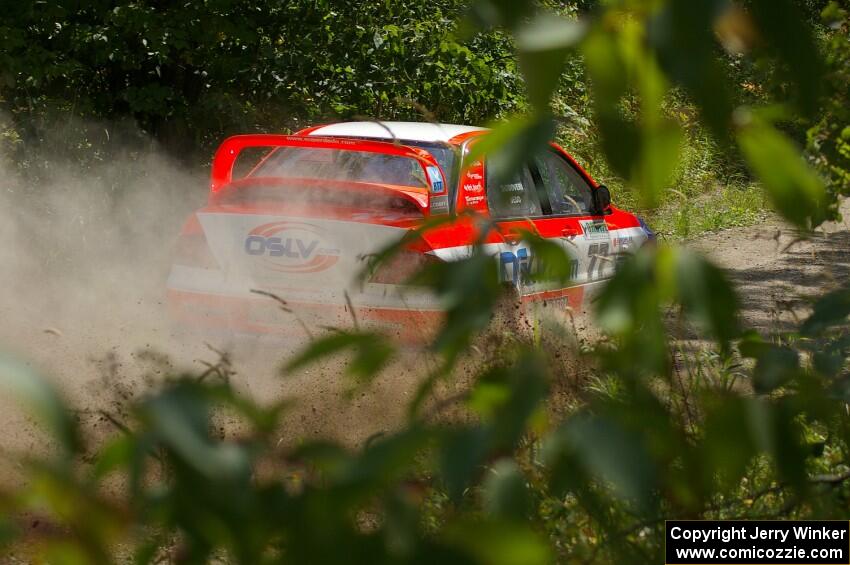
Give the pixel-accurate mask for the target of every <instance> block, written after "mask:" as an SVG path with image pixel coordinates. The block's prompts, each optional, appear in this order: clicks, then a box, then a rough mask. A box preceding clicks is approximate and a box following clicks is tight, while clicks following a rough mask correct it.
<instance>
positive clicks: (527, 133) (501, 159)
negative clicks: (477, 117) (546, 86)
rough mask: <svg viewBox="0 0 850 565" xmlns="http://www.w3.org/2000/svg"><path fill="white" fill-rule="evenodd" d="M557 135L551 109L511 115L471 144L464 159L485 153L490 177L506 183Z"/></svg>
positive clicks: (470, 159) (500, 182)
mask: <svg viewBox="0 0 850 565" xmlns="http://www.w3.org/2000/svg"><path fill="white" fill-rule="evenodd" d="M554 136H555V122H554V120H553V119H552V116H551V115H550V114H549V113H548V112H542V111H539V112H538V113H536V114H533V115H530V116H516V117H512V118H510V119H509V120H508V121H507V122H505V123H504V124H501V125H497V126H495V127H494V129H493V131H491V132H490V133H488V134H487V135H486V136H483V137H482V138H481V140H480V141H476V142H475V143H474V144H472V147H471V149H470V151H469V154H468V155H467V156H466V158H465V161H466V162H474V161H477V160H479V159H482V158H484V157H485V156H486V157H487V174H488V176H489V175H493V179H494V180H493V181H492V182H493V183H494V184H503V183H504V182H505V181H506V180H507V179H509V178H511V176H513V175H514V174H515V173H516V172H517V171H518V170H519V169H520V167H522V165H523V164H524V163H525V162H526V161H528V160H529V159H531V157H533V156H534V155H536V154H537V153H539V152H540V151H542V150H543V149H545V148H546V147H548V144H549V142H550V141H551V140H552V139H553V138H554ZM488 182H491V181H488Z"/></svg>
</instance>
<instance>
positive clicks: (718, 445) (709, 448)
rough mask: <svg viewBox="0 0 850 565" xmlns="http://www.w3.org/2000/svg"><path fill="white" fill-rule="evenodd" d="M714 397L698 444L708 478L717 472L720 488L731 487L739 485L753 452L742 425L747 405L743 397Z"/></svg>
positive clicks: (750, 441)
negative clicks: (703, 432)
mask: <svg viewBox="0 0 850 565" xmlns="http://www.w3.org/2000/svg"><path fill="white" fill-rule="evenodd" d="M713 400H714V402H713V403H712V404H713V406H710V408H709V412H708V414H707V415H706V420H705V435H704V437H703V440H702V445H701V449H702V451H703V453H702V456H703V457H704V462H703V471H704V472H705V473H706V474H707V475H709V477H708V479H709V480H713V479H714V478H715V476H714V475H716V478H718V479H719V480H720V484H721V487H722V488H724V489H733V488H735V487H737V486H738V485H739V481H740V479H741V477H743V476H744V473H745V472H746V470H747V466H748V465H749V463H750V461H752V459H753V457H755V455H756V445H755V443H754V442H753V439H752V436H751V435H750V434H749V433H747V430H746V426H745V422H746V421H747V409H748V405H747V403H746V402H745V401H744V399H742V398H740V397H734V396H733V397H726V396H722V397H719V398H715V399H713Z"/></svg>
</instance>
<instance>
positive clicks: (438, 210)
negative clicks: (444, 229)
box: [431, 195, 449, 214]
mask: <svg viewBox="0 0 850 565" xmlns="http://www.w3.org/2000/svg"><path fill="white" fill-rule="evenodd" d="M448 211H449V197H448V195H443V196H434V197H432V198H431V213H432V214H442V213H446V212H448Z"/></svg>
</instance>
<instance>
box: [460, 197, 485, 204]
mask: <svg viewBox="0 0 850 565" xmlns="http://www.w3.org/2000/svg"><path fill="white" fill-rule="evenodd" d="M464 198H465V199H466V205H467V206H475V205H476V204H478V203H479V202H481V201H482V200H484V195H483V194H482V195H481V196H464Z"/></svg>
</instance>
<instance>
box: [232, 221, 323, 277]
mask: <svg viewBox="0 0 850 565" xmlns="http://www.w3.org/2000/svg"><path fill="white" fill-rule="evenodd" d="M243 251H244V252H245V253H246V254H248V255H252V256H255V257H257V258H258V259H260V260H261V261H262V263H263V266H265V267H267V268H268V269H271V270H273V271H279V272H282V273H318V272H320V271H324V270H326V269H328V268H330V267H332V266H333V265H334V264H336V262H337V261H338V260H339V249H337V248H335V247H334V246H332V245H330V243H329V242H328V240H327V237H326V235H325V234H324V232H323V230H321V229H320V228H318V227H317V226H314V225H311V224H306V223H301V222H272V223H269V224H263V225H261V226H257V227H256V228H254V229H252V230H251V231H250V232H249V233H248V235H247V237H246V238H245V242H244V244H243Z"/></svg>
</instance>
